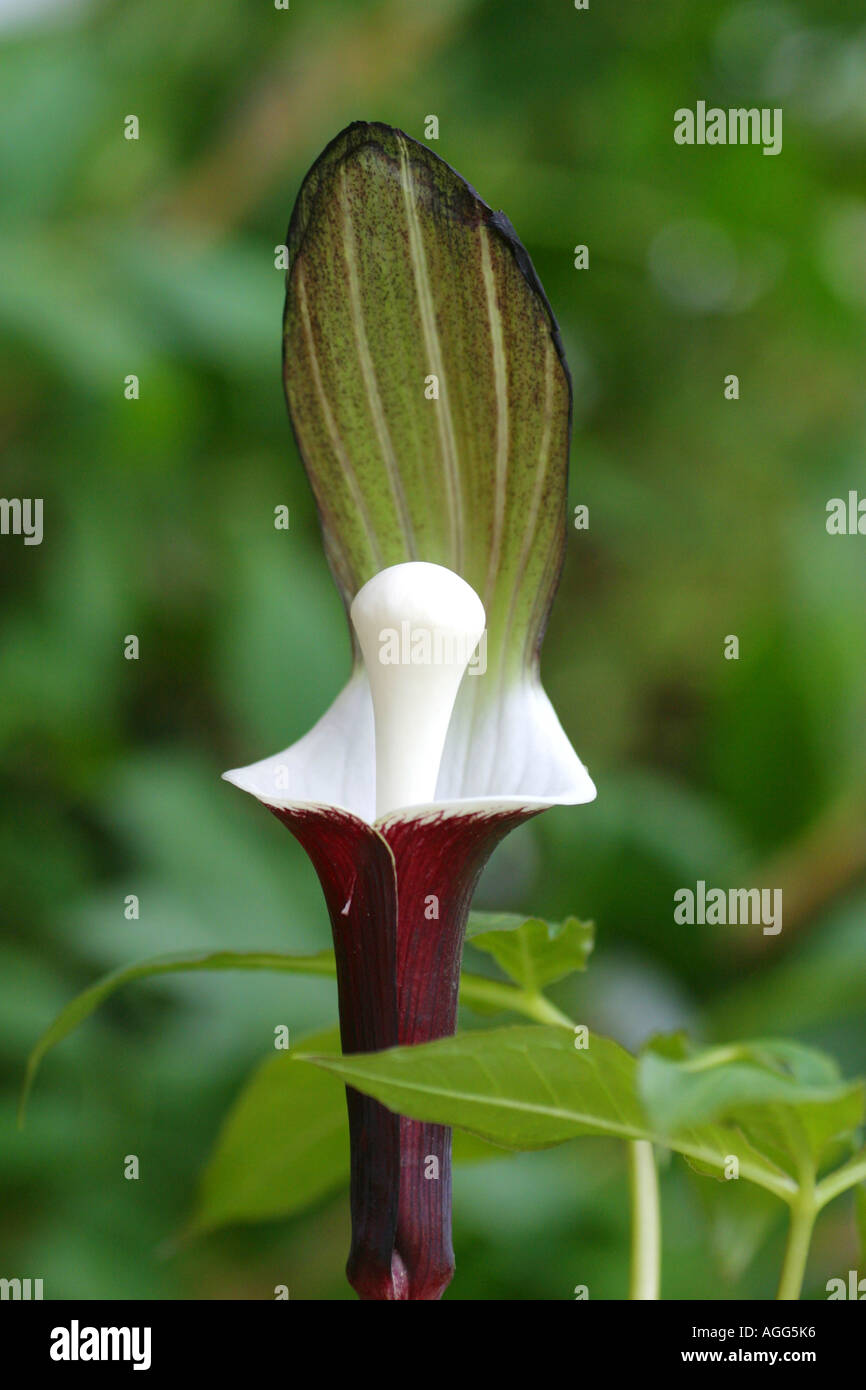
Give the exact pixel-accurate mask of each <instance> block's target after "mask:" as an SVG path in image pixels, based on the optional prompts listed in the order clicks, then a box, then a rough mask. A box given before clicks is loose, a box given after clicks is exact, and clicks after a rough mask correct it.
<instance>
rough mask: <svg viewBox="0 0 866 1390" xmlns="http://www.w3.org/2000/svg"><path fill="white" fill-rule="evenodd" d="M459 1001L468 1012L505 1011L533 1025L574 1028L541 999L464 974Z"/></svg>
mask: <svg viewBox="0 0 866 1390" xmlns="http://www.w3.org/2000/svg"><path fill="white" fill-rule="evenodd" d="M460 1000H461V1003H463V1004H468V1005H469V1007H470V1008H471V1007H472V1006H473V1004H480V1005H481V1006H482V1007H487V1008H494V1009H508V1010H510V1011H511V1012H512V1013H516V1014H523V1017H524V1018H533V1019H535V1022H536V1023H553V1024H557V1025H558V1026H559V1027H561V1028H569V1029H571V1028H573V1027H574V1024H573V1023H572V1021H571V1019H570V1018H567V1017H566V1015H565V1014H564V1013H562V1011H561V1010H560V1009H558V1008H557V1007H556V1005H555V1004H551V1002H550V1000H549V999H548V998H546V996H545V995H543V994H541V993H539V992H537V991H535V990H528V989H520V988H519V987H518V986H516V985H506V984H503V983H501V981H499V980H488V979H487V978H486V977H485V976H483V975H470V974H464V975H463V976H462V977H461V980H460Z"/></svg>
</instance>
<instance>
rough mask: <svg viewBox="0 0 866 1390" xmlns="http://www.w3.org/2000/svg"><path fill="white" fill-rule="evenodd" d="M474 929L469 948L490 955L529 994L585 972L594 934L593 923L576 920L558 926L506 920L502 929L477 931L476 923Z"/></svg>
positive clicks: (535, 919) (536, 920) (538, 920)
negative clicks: (568, 976)
mask: <svg viewBox="0 0 866 1390" xmlns="http://www.w3.org/2000/svg"><path fill="white" fill-rule="evenodd" d="M480 915H481V914H478V916H480ZM485 915H486V914H485ZM490 917H491V919H492V921H495V922H500V923H501V922H502V920H503V919H502V917H497V916H494V915H493V914H490ZM473 926H474V927H475V930H474V931H473V934H472V945H473V946H475V947H477V949H478V950H479V951H486V952H487V953H488V955H491V956H493V958H494V960H495V961H496V963H497V964H498V965H499V966H501V967H502V969H503V970H504V971H505V973H506V975H508V976H509V977H510V978H511V979H512V980H514V981H515V983H516V984H518V985H520V986H521V987H522V988H524V989H527V990H531V991H538V990H541V989H543V988H544V986H545V985H549V984H553V982H554V981H555V980H561V979H562V978H563V976H565V975H570V974H571V973H572V971H574V970H585V969H586V962H587V960H588V958H589V954H590V952H591V951H592V947H593V940H594V934H595V927H594V924H593V923H592V922H579V921H578V919H577V918H576V917H566V919H565V921H564V922H557V923H551V922H544V921H542V920H541V918H539V917H529V918H525V919H523V920H521V918H519V917H517V918H510V917H509V918H508V919H507V925H506V926H505V927H502V926H499V927H497V928H493V929H490V930H487V931H483V930H482V931H479V930H478V929H477V920H476V923H474V924H473Z"/></svg>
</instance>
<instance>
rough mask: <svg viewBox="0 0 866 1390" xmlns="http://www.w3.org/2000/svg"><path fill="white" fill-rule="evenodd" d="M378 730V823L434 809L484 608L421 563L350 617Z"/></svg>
mask: <svg viewBox="0 0 866 1390" xmlns="http://www.w3.org/2000/svg"><path fill="white" fill-rule="evenodd" d="M350 613H351V618H352V623H353V626H354V628H355V631H356V633H357V635H358V641H359V643H360V646H361V651H362V653H363V656H364V664H365V666H366V668H367V676H368V678H369V681H370V690H371V693H372V697H373V711H374V715H375V723H376V816H377V818H381V817H382V816H384V815H386V814H387V813H388V812H389V811H394V810H397V809H398V808H399V807H402V806H415V805H420V804H423V803H425V802H428V801H432V800H433V798H434V796H435V793H436V779H437V776H438V773H439V764H440V762H441V760H442V750H443V748H444V746H445V737H446V734H447V732H448V724H449V721H450V719H451V712H452V710H453V708H454V701H455V700H456V698H457V691H458V689H459V687H460V682H461V680H462V679H463V676H464V673H465V671H466V668H467V666H468V665H469V662H470V660H471V659H472V656H473V654H474V652H475V649H476V648H477V646H478V643H479V640H480V638H481V635H482V633H483V632H484V625H485V615H484V605H483V604H482V602H481V600H480V598H479V597H478V595H477V594H476V592H475V590H474V589H473V588H472V586H471V585H470V584H467V583H466V581H465V579H461V577H460V575H459V574H455V573H454V572H453V571H452V570H449V569H446V568H445V567H444V566H443V565H433V564H430V563H428V562H426V561H421V560H414V561H410V562H408V563H406V564H403V565H393V566H391V567H390V568H389V569H385V570H380V572H379V573H378V574H376V575H374V576H373V578H372V579H370V580H368V581H367V583H366V584H365V585H364V586H363V588H362V589H360V590H359V591H358V593H357V594H356V595H355V598H354V601H353V603H352V607H351V610H350Z"/></svg>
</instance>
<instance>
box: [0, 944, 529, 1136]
mask: <svg viewBox="0 0 866 1390" xmlns="http://www.w3.org/2000/svg"><path fill="white" fill-rule="evenodd" d="M518 920H521V919H518ZM196 970H276V971H286V972H288V973H289V974H295V975H324V976H329V977H334V976H335V975H336V967H335V965H334V953H333V951H317V952H316V954H315V955H307V956H294V955H283V954H282V953H281V952H278V951H195V952H191V953H178V954H176V955H165V956H155V957H154V958H153V959H152V960H145V961H138V962H137V963H136V964H135V965H125V966H123V967H121V969H119V970H113V971H112V972H111V974H109V975H104V976H103V977H102V979H100V980H97V981H96V983H95V984H92V985H90V986H88V988H87V989H85V990H83V991H82V993H81V994H78V995H76V997H75V998H74V999H72V1000H70V1002H69V1003H68V1004H67V1005H66V1007H65V1008H64V1009H62V1010H61V1012H60V1013H59V1014H58V1015H57V1017H56V1019H55V1020H54V1022H53V1023H52V1024H51V1025H50V1026H49V1027H48V1028H47V1029H46V1030H45V1032H44V1033H43V1034H42V1036H41V1038H40V1039H39V1041H38V1042H37V1043H36V1046H35V1047H34V1048H33V1050H32V1052H31V1053H30V1056H29V1057H28V1059H27V1069H26V1071H25V1075H24V1084H23V1086H22V1088H21V1099H20V1102H19V1107H18V1123H19V1125H21V1124H23V1123H24V1115H25V1111H26V1108H27V1100H28V1097H29V1095H30V1091H31V1088H32V1086H33V1082H34V1080H35V1078H36V1073H37V1071H38V1070H39V1066H40V1063H41V1062H42V1059H43V1057H44V1056H45V1054H46V1053H47V1052H50V1050H51V1048H52V1047H55V1046H56V1044H57V1043H59V1042H62V1041H63V1039H64V1038H65V1037H68V1035H69V1034H70V1033H71V1032H72V1031H73V1030H74V1029H75V1028H77V1027H78V1025H79V1023H83V1022H84V1020H85V1019H87V1018H89V1017H90V1015H91V1014H92V1013H94V1012H95V1011H96V1010H97V1009H98V1008H99V1006H100V1005H101V1004H104V1003H105V1001H106V999H108V998H109V997H110V996H111V995H112V994H114V993H115V991H116V990H118V989H120V988H122V986H123V985H128V984H132V983H133V982H134V981H136V980H147V979H150V978H152V977H153V976H156V975H174V974H179V973H182V972H187V971H196ZM496 988H497V991H498V992H499V994H500V1000H499V1001H498V1002H495V1001H493V1002H491V997H490V981H488V980H484V979H482V978H481V977H480V976H473V975H469V974H464V975H462V976H461V980H460V997H461V999H462V1000H463V1001H464V1002H465V1003H468V1004H470V1005H472V1006H473V1007H476V1008H480V1009H483V1010H485V1011H492V1012H500V1013H501V1012H502V1011H503V1010H504V1009H507V1008H509V1007H510V1003H509V1000H508V997H507V995H506V994H505V993H504V992H505V991H506V990H507V989H508V987H507V986H497V987H496ZM519 1003H520V1000H519V998H518V996H517V991H515V999H514V1007H515V1008H517V1006H518V1005H519Z"/></svg>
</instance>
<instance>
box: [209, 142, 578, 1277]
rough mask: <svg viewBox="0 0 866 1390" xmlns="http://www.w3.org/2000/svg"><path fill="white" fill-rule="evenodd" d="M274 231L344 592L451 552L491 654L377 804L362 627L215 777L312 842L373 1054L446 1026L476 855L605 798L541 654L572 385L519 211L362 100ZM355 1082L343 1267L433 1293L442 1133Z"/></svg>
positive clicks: (439, 1266)
mask: <svg viewBox="0 0 866 1390" xmlns="http://www.w3.org/2000/svg"><path fill="white" fill-rule="evenodd" d="M287 241H288V246H289V253H290V267H289V271H288V274H287V282H286V310H285V334H284V355H285V385H286V398H287V402H288V406H289V413H290V416H291V420H292V424H293V428H294V431H295V436H296V439H297V442H298V447H299V450H300V453H301V456H302V458H303V461H304V465H305V468H306V470H307V474H308V476H309V479H310V482H311V485H312V488H313V491H314V494H315V498H316V503H317V507H318V510H319V515H320V519H321V523H322V530H323V536H324V544H325V550H326V554H327V556H328V560H329V563H330V565H331V568H332V571H333V573H334V577H335V579H336V582H337V584H338V586H339V588H340V591H341V593H342V596H343V600H344V603H345V605H346V607H347V609H348V608H349V607H350V605H351V604H352V602H353V600H354V599H355V597H356V595H357V594H358V593H359V590H361V589H362V586H364V585H366V584H368V582H370V581H371V580H372V579H373V578H374V577H376V576H378V575H379V574H380V573H382V572H383V571H388V570H389V569H390V567H394V566H400V565H404V564H406V563H407V562H418V561H422V562H428V563H430V564H432V565H435V566H441V567H444V568H445V569H447V570H449V571H451V572H452V573H453V574H455V575H459V576H460V577H461V579H462V580H464V581H465V582H466V584H468V585H469V586H471V588H472V589H473V590H474V591H475V593H476V594H477V596H478V597H479V599H480V601H481V603H482V604H483V610H484V612H485V613H486V618H487V632H486V639H487V640H486V668H485V669H484V672H483V674H480V673H479V674H472V673H469V674H467V675H465V676H464V677H463V680H462V683H461V685H460V688H459V692H458V694H457V698H456V704H455V706H454V709H453V713H452V715H451V719H450V723H449V724H448V727H447V736H446V737H445V742H444V749H443V751H442V756H441V762H440V763H439V765H438V767H439V770H438V778H437V779H436V783H435V794H433V796H432V800H428V801H424V802H422V803H420V804H416V805H410V804H407V805H405V806H404V805H402V804H398V805H396V806H394V808H393V809H390V810H389V812H388V814H386V815H383V816H382V817H380V818H378V819H377V818H376V739H375V733H374V728H375V724H374V708H373V699H372V695H371V688H370V681H369V679H368V675H367V671H366V669H365V667H364V664H363V661H362V659H361V653H360V646H359V643H358V642H357V640H355V639H354V634H353V651H354V665H353V672H352V675H351V677H350V679H349V681H348V683H347V685H346V687H345V688H344V690H343V691H342V692H341V693H340V695H339V696H338V697H337V699H336V700H335V701H334V703H333V704H332V705H331V707H330V709H329V710H328V711H327V713H326V714H324V715H323V717H322V719H320V720H319V722H318V723H317V724H316V725H315V727H314V728H313V729H311V730H310V732H309V733H308V734H307V735H306V736H305V737H304V738H302V739H301V740H299V741H298V742H297V743H295V744H293V745H292V746H291V747H290V748H288V749H285V750H284V751H283V752H281V753H278V754H276V755H275V756H273V757H270V758H265V759H263V760H261V761H259V762H256V763H253V764H251V765H250V766H248V767H243V768H237V769H234V770H233V771H232V772H229V773H226V774H225V776H226V778H227V779H228V780H229V781H231V782H233V783H234V784H235V785H236V786H239V787H241V788H242V789H243V790H245V791H248V792H250V793H251V794H252V795H254V796H256V797H257V798H258V799H259V800H260V801H262V802H263V803H264V804H265V805H266V806H267V807H268V808H269V809H270V810H271V811H273V813H274V814H275V815H276V816H277V817H278V818H279V819H280V820H281V821H282V822H283V823H284V824H285V825H286V826H287V827H288V829H289V830H291V832H292V834H293V835H295V837H296V838H297V839H298V840H299V841H300V843H301V844H302V845H303V846H304V848H305V849H306V850H307V852H308V854H309V855H310V858H311V860H312V862H313V864H314V866H315V868H316V871H317V873H318V875H319V878H320V881H321V883H322V888H323V891H324V895H325V899H326V902H327V905H328V910H329V915H330V918H331V925H332V930H333V936H334V946H335V953H336V959H337V981H338V991H339V1001H340V1026H341V1036H342V1044H343V1049H344V1051H345V1052H361V1051H377V1050H380V1049H382V1048H386V1047H390V1046H393V1045H396V1044H398V1043H400V1044H406V1043H410V1044H411V1043H415V1042H425V1041H429V1040H431V1039H433V1038H437V1037H442V1036H446V1035H449V1034H451V1033H453V1032H454V1029H455V1026H456V1012H457V993H458V984H459V974H460V959H461V954H462V946H463V937H464V933H465V926H466V919H467V916H468V912H469V905H470V902H471V898H472V893H473V891H474V888H475V884H476V882H477V879H478V876H479V874H480V873H481V870H482V868H483V867H484V864H485V863H486V861H487V859H488V857H489V855H490V853H491V852H492V850H493V849H494V848H495V846H496V845H497V844H498V843H499V841H500V840H501V839H502V838H503V836H504V835H506V834H507V833H508V831H509V830H511V829H512V828H513V827H514V826H516V825H518V824H520V823H521V822H522V821H524V820H526V819H528V818H529V817H531V816H533V815H535V814H537V813H538V812H539V811H541V810H544V809H545V808H546V807H548V806H552V805H557V804H577V803H580V802H585V801H589V800H591V799H592V798H593V797H594V796H595V788H594V786H593V784H592V781H591V779H590V777H589V774H588V773H587V771H586V769H585V768H584V767H583V764H582V763H581V762H580V759H579V758H578V756H577V754H576V753H575V751H574V749H573V748H572V747H571V744H570V743H569V741H568V739H567V737H566V735H565V733H564V731H563V729H562V727H561V725H560V723H559V720H558V719H557V717H556V714H555V712H554V710H553V708H552V706H551V704H550V701H549V700H548V698H547V696H546V694H545V693H544V690H543V689H542V686H541V682H540V677H539V650H540V645H541V637H542V634H543V631H544V627H545V625H546V621H547V616H548V613H549V610H550V605H551V602H552V599H553V593H554V590H555V587H556V583H557V580H558V576H559V571H560V568H561V562H562V552H563V547H564V541H565V497H566V471H567V460H568V447H569V435H570V423H571V383H570V378H569V375H568V370H567V367H566V365H565V359H564V355H563V351H562V345H561V342H560V338H559V333H558V329H557V326H556V323H555V320H554V318H553V315H552V312H551V310H550V306H549V305H548V303H547V300H546V298H545V296H544V293H543V291H542V289H541V286H540V284H539V282H538V279H537V277H536V275H535V272H534V270H533V269H532V266H531V263H530V261H529V258H528V256H527V254H526V252H525V250H524V248H523V247H522V246H521V244H520V242H519V241H518V239H517V237H516V235H515V233H514V231H513V228H512V227H511V225H510V223H509V222H508V220H507V218H505V217H504V216H503V215H502V214H501V213H494V212H493V211H492V210H491V209H490V208H489V207H487V205H486V204H485V203H483V202H482V200H481V199H480V198H479V197H478V195H477V193H476V192H475V191H474V189H472V188H471V187H470V186H469V185H468V184H467V183H466V182H465V181H464V180H463V179H461V178H460V176H459V175H458V174H456V173H455V172H454V170H453V169H450V168H449V167H448V165H446V164H445V163H444V162H443V161H442V160H440V159H439V158H438V157H437V156H436V155H434V154H433V153H432V152H431V151H430V150H428V149H426V148H425V147H424V146H422V145H420V144H418V143H417V142H416V141H413V140H411V139H410V138H409V137H408V136H406V135H404V134H403V133H402V132H400V131H396V130H393V129H391V128H390V127H388V126H383V125H368V124H365V123H356V124H355V125H352V126H349V127H348V128H347V129H346V130H345V131H343V132H342V133H341V134H340V135H339V136H337V138H336V139H335V140H334V141H332V143H331V144H330V145H329V146H328V148H327V149H326V150H325V152H324V153H323V154H322V156H321V157H320V158H319V159H318V160H317V161H316V163H315V164H314V166H313V168H312V169H311V170H310V172H309V173H308V175H307V177H306V179H305V180H304V183H303V186H302V188H301V191H300V194H299V196H298V200H297V203H296V206H295V211H294V213H293V216H292V222H291V226H290V228H289V234H288V238H287ZM409 717H411V713H410V716H409ZM347 1100H348V1109H349V1125H350V1137H351V1150H352V1169H351V1171H352V1176H351V1206H352V1249H351V1253H350V1256H349V1263H348V1274H349V1278H350V1281H351V1282H352V1284H353V1286H354V1287H355V1288H356V1290H357V1291H358V1293H359V1294H360V1296H361V1297H362V1298H370V1299H407V1298H408V1299H431V1298H438V1297H440V1296H441V1294H442V1291H443V1290H444V1288H445V1287H446V1286H447V1283H448V1282H449V1280H450V1278H451V1274H452V1271H453V1251H452V1248H451V1233H450V1225H451V1221H450V1208H451V1169H450V1143H451V1140H450V1131H449V1130H447V1129H444V1128H443V1127H441V1126H436V1125H433V1126H431V1125H425V1124H421V1123H419V1122H416V1121H412V1120H407V1119H405V1118H401V1117H398V1116H395V1115H393V1114H391V1113H390V1112H389V1111H387V1110H386V1109H385V1108H384V1107H383V1106H381V1105H380V1104H379V1103H378V1102H376V1101H373V1100H371V1099H370V1098H368V1097H365V1096H362V1095H360V1094H359V1093H358V1092H356V1091H354V1090H353V1089H352V1088H351V1087H349V1088H347ZM434 1158H435V1159H436V1163H435V1164H433V1163H431V1162H430V1160H431V1159H434ZM434 1171H435V1173H436V1176H435V1177H434V1176H431V1174H432V1173H433V1172H434Z"/></svg>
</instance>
